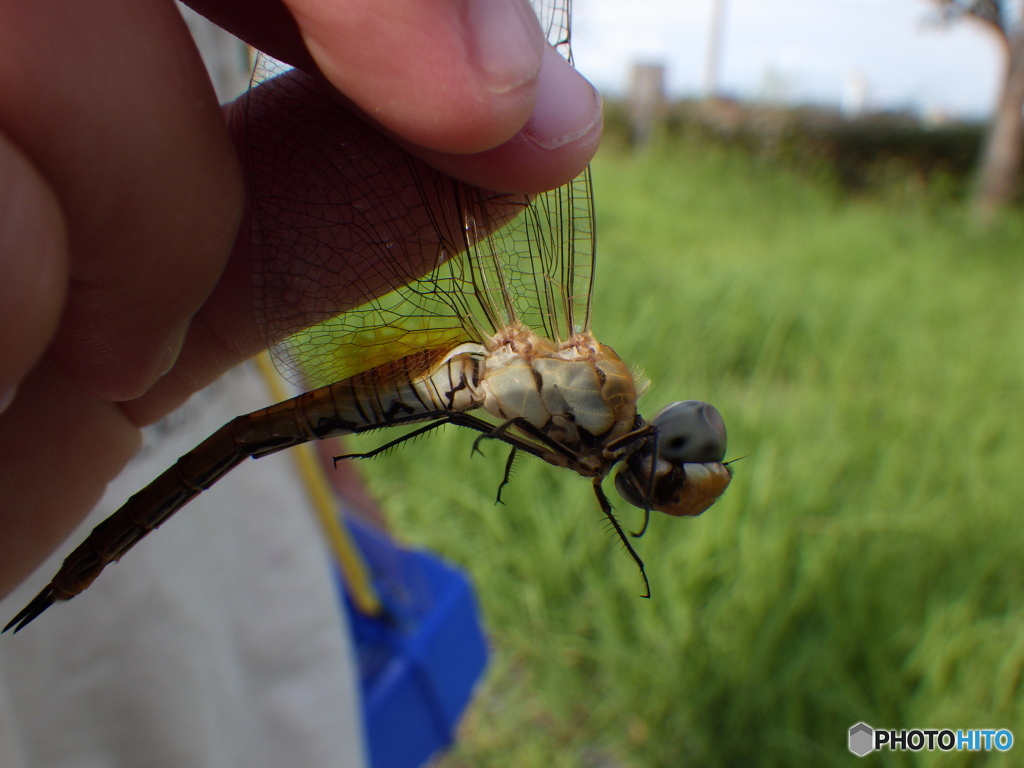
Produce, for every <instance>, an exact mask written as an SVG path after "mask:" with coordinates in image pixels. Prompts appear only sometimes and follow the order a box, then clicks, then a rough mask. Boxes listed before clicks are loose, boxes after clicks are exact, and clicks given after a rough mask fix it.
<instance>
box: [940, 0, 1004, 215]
mask: <svg viewBox="0 0 1024 768" xmlns="http://www.w3.org/2000/svg"><path fill="white" fill-rule="evenodd" d="M932 2H934V3H937V4H938V5H939V7H940V12H941V14H942V17H943V19H944V20H947V21H950V20H954V19H960V18H969V19H973V20H976V21H978V22H980V23H981V24H982V25H984V26H985V28H986V29H988V30H989V31H991V32H992V33H993V34H994V35H995V37H996V39H997V40H998V41H999V46H1000V48H1001V50H1002V51H1003V67H1004V68H1003V80H1002V83H1001V85H1000V89H999V101H998V102H997V104H996V109H995V113H994V114H993V115H992V121H991V124H990V126H989V130H988V135H987V136H986V139H985V143H984V146H983V150H982V156H981V162H980V164H979V166H978V173H977V178H976V180H975V189H974V209H975V213H976V214H977V215H978V217H979V218H980V219H981V220H982V221H986V222H987V221H990V220H991V219H992V217H993V216H995V214H996V213H997V212H998V211H999V210H1000V209H1001V208H1002V207H1004V206H1005V205H1006V204H1007V203H1008V202H1010V200H1012V199H1013V196H1014V194H1015V193H1016V191H1017V179H1018V176H1019V175H1020V170H1021V161H1022V152H1024V2H1021V1H1020V0H932Z"/></svg>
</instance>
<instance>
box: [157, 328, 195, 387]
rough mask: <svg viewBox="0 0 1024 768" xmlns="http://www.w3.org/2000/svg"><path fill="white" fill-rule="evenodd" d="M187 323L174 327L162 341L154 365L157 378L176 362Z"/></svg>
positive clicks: (183, 340)
mask: <svg viewBox="0 0 1024 768" xmlns="http://www.w3.org/2000/svg"><path fill="white" fill-rule="evenodd" d="M188 328H189V323H187V322H186V323H182V324H181V325H179V326H178V327H177V328H175V329H174V330H173V331H172V332H171V333H170V335H169V336H168V337H167V339H166V340H165V341H164V344H163V348H162V349H161V351H160V359H159V362H158V364H157V367H156V375H157V378H160V377H161V376H163V375H165V374H166V373H168V372H169V371H170V370H171V368H173V367H174V364H175V363H176V362H178V355H180V354H181V348H182V346H183V345H184V343H185V335H186V334H187V333H188Z"/></svg>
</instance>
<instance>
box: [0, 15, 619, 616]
mask: <svg viewBox="0 0 1024 768" xmlns="http://www.w3.org/2000/svg"><path fill="white" fill-rule="evenodd" d="M191 4H192V6H193V7H194V8H195V9H196V10H198V11H199V12H201V13H203V14H204V15H206V16H208V17H210V18H211V19H212V20H214V21H216V22H217V23H219V24H220V25H221V26H223V27H225V28H226V29H228V30H230V31H232V32H234V33H235V34H237V35H239V36H240V37H242V38H243V39H246V40H248V41H249V42H251V43H253V44H254V45H255V46H256V47H259V48H261V49H262V50H266V51H268V52H269V53H271V54H272V55H274V56H276V57H277V58H280V59H283V60H286V61H289V62H290V63H293V64H295V65H297V66H299V67H300V68H302V69H305V70H306V71H310V72H318V73H320V75H322V76H323V77H324V78H326V80H327V81H329V82H330V83H331V84H332V85H333V86H335V87H336V88H337V89H339V90H340V91H341V92H342V93H343V94H344V96H345V98H346V99H347V101H348V103H350V104H351V105H353V107H354V108H355V109H358V110H359V111H361V112H363V113H365V114H366V115H370V116H372V119H373V121H374V122H375V123H376V124H377V126H379V128H380V130H381V131H382V132H383V133H385V134H386V135H387V136H389V137H391V138H392V139H394V140H395V141H397V142H398V143H400V144H401V145H402V146H403V147H405V148H406V149H407V150H409V151H410V152H412V153H413V154H415V155H418V156H419V157H421V158H423V159H424V160H426V161H427V162H428V163H430V164H431V165H433V166H435V167H436V168H438V169H440V170H442V171H443V172H445V173H447V174H450V175H452V176H454V177H456V178H458V179H460V180H463V181H466V182H469V183H472V184H476V185H478V186H483V187H487V188H490V189H496V190H500V191H504V192H526V193H531V192H539V191H542V190H545V189H550V188H553V187H555V186H558V185H560V184H562V183H565V182H567V181H569V180H570V179H572V178H574V177H575V176H576V175H577V174H578V173H579V172H580V171H581V170H582V169H583V167H584V166H585V165H586V164H587V162H589V160H590V158H591V156H592V155H593V153H594V151H595V150H596V148H597V143H598V141H599V137H600V128H601V120H600V102H599V99H597V98H596V94H594V92H593V91H592V89H590V86H589V84H587V83H586V81H584V80H583V79H582V78H581V77H579V76H577V75H575V74H574V73H572V72H571V71H569V70H568V68H567V67H566V65H564V64H562V63H561V62H560V61H559V60H558V58H557V57H555V56H552V55H551V54H550V53H549V52H548V49H547V48H546V45H545V43H544V41H543V35H542V33H541V30H540V28H539V25H538V24H537V23H536V21H535V20H534V19H533V15H532V12H531V11H530V9H529V5H528V3H527V2H526V0H500V1H499V0H466V1H464V2H463V1H460V0H389V2H387V3H381V2H379V0H288V2H287V3H282V2H279V1H278V0H253V1H252V2H242V0H194V1H193V2H192V3H191ZM0 18H3V19H4V23H3V24H2V25H0V67H2V71H4V73H5V84H4V88H2V89H0V329H3V332H2V333H0V408H2V409H3V412H2V413H0V499H2V502H0V596H3V595H4V594H6V593H7V592H9V591H10V590H11V589H12V588H13V587H14V586H15V585H16V584H18V583H19V582H20V581H21V580H23V579H24V578H25V577H26V576H27V575H28V574H29V573H30V572H31V571H32V570H33V568H34V567H35V566H36V565H38V564H39V563H40V562H41V561H42V560H43V559H44V558H45V557H46V556H47V555H48V554H49V553H51V552H52V551H53V550H54V549H55V548H56V547H57V546H58V545H59V544H60V543H61V542H62V541H63V539H64V538H65V537H66V536H67V535H68V533H69V532H70V531H71V530H72V529H73V528H74V527H75V525H77V523H78V522H79V521H80V520H81V519H82V517H83V516H84V515H85V514H86V513H87V512H88V511H89V510H90V509H91V508H92V506H93V505H94V504H95V503H96V502H97V501H98V499H99V498H100V496H101V495H102V493H103V490H104V488H105V486H106V484H107V483H108V482H109V481H110V480H111V479H112V478H113V477H115V476H116V475H117V474H118V472H119V471H120V470H121V469H122V468H123V467H124V465H125V464H126V463H127V462H128V460H129V459H130V458H131V457H132V456H133V454H134V453H135V451H136V450H137V447H138V445H139V427H141V426H144V425H145V424H148V423H151V422H153V421H155V420H157V419H159V418H160V417H162V416H163V415H165V414H166V413H168V412H169V411H170V410H172V409H174V408H175V407H176V406H178V405H179V404H181V403H182V402H183V401H184V400H185V399H186V398H187V397H188V396H189V395H191V394H192V393H194V392H196V391H198V390H199V389H201V388H203V387H204V386H206V385H207V384H208V383H210V382H211V381H212V380H214V379H215V378H216V377H217V376H219V375H221V374H222V373H223V372H225V371H226V370H228V369H229V368H231V367H232V366H234V365H236V364H238V363H239V362H241V361H242V360H244V359H246V358H248V357H250V356H252V355H253V354H255V353H257V352H258V351H259V350H260V349H262V348H263V347H264V345H265V341H264V339H263V337H262V336H261V334H260V331H259V329H258V328H257V326H256V322H255V319H254V314H253V307H252V299H251V277H250V264H249V253H248V250H247V247H248V242H247V237H246V236H245V235H244V233H247V232H248V231H249V222H248V220H247V216H248V213H247V211H248V208H247V207H246V184H245V179H244V175H243V171H242V166H241V163H240V162H239V154H238V153H239V150H240V149H241V143H242V142H243V140H244V131H243V127H244V121H243V119H242V115H243V109H244V103H243V102H241V101H239V102H235V103H232V104H229V105H226V106H225V107H224V108H223V109H222V108H221V107H220V106H219V105H218V104H217V101H216V98H215V97H214V94H213V89H212V87H211V86H210V84H209V81H208V78H207V75H206V72H205V70H204V68H203V65H202V62H201V60H200V58H199V56H198V53H197V52H196V51H195V49H194V47H193V45H192V42H191V39H190V37H189V35H188V31H187V29H186V27H185V25H184V23H183V22H182V20H181V18H180V16H179V14H178V12H177V10H176V8H175V7H174V5H173V3H171V2H169V0H148V1H145V2H139V0H90V1H89V2H84V3H83V2H74V1H73V0H43V1H40V2H33V3H24V2H21V1H20V0H0ZM541 82H543V83H544V84H545V85H544V87H540V86H539V84H540V83H541ZM269 149H270V151H264V152H262V153H261V157H266V158H267V160H268V162H272V161H273V152H272V150H273V147H271V148H269ZM343 172H344V171H343V170H342V173H343ZM357 182H358V179H353V183H357ZM240 233H243V234H242V235H241V236H240Z"/></svg>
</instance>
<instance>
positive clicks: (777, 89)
mask: <svg viewBox="0 0 1024 768" xmlns="http://www.w3.org/2000/svg"><path fill="white" fill-rule="evenodd" d="M725 3H726V5H725V17H724V18H725V22H724V42H723V47H722V55H721V65H720V77H719V82H720V91H721V92H722V93H724V94H727V95H732V96H737V97H740V98H744V99H771V100H775V101H786V102H795V103H805V102H811V103H816V104H828V105H836V106H840V105H842V104H843V102H844V98H845V99H846V103H847V104H849V103H850V100H851V99H855V98H856V97H855V96H854V94H857V93H860V94H862V95H861V97H860V98H861V101H862V102H863V103H865V104H866V106H868V107H871V108H876V109H911V110H913V111H915V112H918V113H920V114H923V115H926V116H934V117H939V116H950V117H984V116H986V115H987V114H989V112H990V111H991V109H992V106H993V105H994V103H995V96H996V87H997V84H998V80H999V71H1000V68H1001V61H1000V57H999V50H998V47H997V45H996V42H995V38H994V36H993V35H992V34H991V33H990V32H988V31H986V30H985V29H984V28H982V27H981V25H979V24H977V23H971V22H969V21H962V22H959V23H956V24H953V25H946V26H941V25H938V24H935V23H934V21H933V20H934V19H935V12H934V6H933V5H932V4H931V3H930V2H929V1H928V0H725ZM712 6H713V0H630V2H629V3H625V2H623V0H573V53H574V56H575V61H576V66H577V67H578V68H579V69H580V71H582V72H583V74H584V75H586V76H587V77H588V78H589V79H590V80H591V82H593V83H594V84H595V85H596V86H597V87H598V89H599V90H601V91H602V92H603V93H605V94H607V95H612V96H618V95H623V94H624V93H625V91H626V86H627V84H628V82H629V71H630V67H631V66H632V64H633V63H634V62H640V63H660V64H663V65H664V66H665V67H666V88H667V90H668V92H669V94H670V95H671V96H700V95H703V93H704V82H705V71H706V60H707V54H708V38H709V29H710V25H711V16H712Z"/></svg>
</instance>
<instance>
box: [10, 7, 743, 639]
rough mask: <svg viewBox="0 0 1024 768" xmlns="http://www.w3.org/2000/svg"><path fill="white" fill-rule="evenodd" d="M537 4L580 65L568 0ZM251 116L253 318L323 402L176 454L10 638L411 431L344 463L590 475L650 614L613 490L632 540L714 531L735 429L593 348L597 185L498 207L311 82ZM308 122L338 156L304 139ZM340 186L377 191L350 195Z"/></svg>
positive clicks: (303, 398) (286, 365)
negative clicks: (130, 566)
mask: <svg viewBox="0 0 1024 768" xmlns="http://www.w3.org/2000/svg"><path fill="white" fill-rule="evenodd" d="M534 5H535V10H536V11H537V12H538V15H539V17H540V19H541V23H542V26H543V27H544V28H545V29H546V30H547V34H548V40H549V42H550V43H551V44H552V45H553V46H554V48H555V49H556V50H558V52H559V53H561V54H562V55H563V56H564V57H566V58H567V59H568V60H569V61H570V62H571V60H572V59H571V50H570V40H569V29H570V23H569V21H570V19H569V15H570V8H569V5H568V0H535V2H534ZM247 98H248V104H247V108H246V115H247V117H246V130H247V132H248V134H249V140H248V142H247V146H248V147H249V150H248V157H247V164H248V170H249V174H248V176H249V183H250V185H251V189H252V194H251V196H250V198H251V205H252V207H253V212H252V214H253V215H252V221H253V222H254V225H253V231H252V233H251V246H252V247H251V251H252V254H253V257H252V258H253V285H254V297H255V301H254V306H255V311H256V313H257V315H258V319H259V321H260V325H261V327H262V328H263V330H264V332H265V334H266V337H267V340H268V343H269V344H270V345H271V348H272V353H273V355H274V359H275V362H276V364H277V367H278V369H279V371H281V372H282V373H283V374H284V375H285V376H286V378H290V379H291V380H293V381H295V382H301V383H303V384H304V385H308V386H311V387H314V388H312V389H310V390H309V391H306V392H304V393H303V394H301V395H298V396H297V397H294V398H292V399H290V400H286V401H284V402H281V403H278V404H276V405H272V406H270V407H268V408H264V409H261V410H258V411H255V412H253V413H249V414H246V415H242V416H239V417H237V418H235V419H233V420H232V421H230V422H228V423H227V424H225V425H224V426H223V427H221V428H220V429H219V430H217V431H216V432H214V433H213V434H212V435H211V436H210V437H208V438H207V439H206V440H204V441H203V442H202V443H200V444H199V445H198V446H196V447H195V448H194V449H193V450H191V451H189V452H188V453H186V454H185V455H184V456H182V457H181V458H179V459H178V461H177V462H176V463H175V464H174V465H173V466H172V467H170V468H169V469H167V470H166V471H165V472H163V473H162V474H161V475H159V476H158V477H157V478H156V479H155V480H153V481H152V482H151V483H150V484H149V485H147V486H146V487H145V488H143V489H142V490H141V491H139V492H138V493H136V494H135V495H133V496H132V497H131V498H129V499H128V500H127V501H126V502H125V503H124V505H123V506H121V507H120V508H119V509H118V510H117V511H115V512H114V513H113V514H112V515H110V516H109V517H108V518H107V519H106V520H104V521H103V522H101V523H100V524H99V525H98V526H96V528H94V529H93V531H92V532H91V533H90V534H89V535H88V537H87V538H86V539H85V541H83V542H82V543H81V544H80V545H79V546H78V547H77V548H76V549H75V550H74V551H72V552H71V554H70V555H69V556H68V557H67V558H66V559H65V560H64V562H63V565H62V566H61V568H60V569H59V571H58V572H57V574H56V575H55V576H54V577H53V579H52V580H51V581H50V583H49V584H47V585H46V587H45V588H44V589H43V590H42V591H41V592H40V593H39V594H38V595H37V596H36V597H35V598H34V599H33V600H32V601H31V602H30V603H29V604H28V605H27V606H26V607H25V608H24V609H23V610H22V611H21V612H20V613H18V615H17V616H15V617H14V618H13V619H12V620H11V622H10V623H8V624H7V626H6V627H5V629H4V631H7V630H9V629H12V628H13V629H14V631H18V630H20V629H23V628H24V627H25V626H26V625H27V624H28V623H29V622H31V621H33V620H34V619H35V618H37V617H38V616H39V615H40V614H41V613H42V612H43V611H45V610H46V609H47V608H49V607H50V606H51V605H52V604H54V603H55V602H60V601H65V600H69V599H71V598H73V597H75V596H76V595H78V594H79V593H81V592H82V591H83V590H85V589H86V588H87V587H88V586H89V585H90V584H91V583H92V582H93V580H94V579H95V578H96V577H97V576H99V574H100V572H101V571H103V569H104V568H105V567H106V566H107V565H109V564H110V563H113V562H116V561H117V560H119V559H120V558H121V557H122V556H123V555H124V554H125V553H126V552H127V551H128V550H129V549H131V548H132V547H133V546H135V544H137V543H138V542H139V541H140V540H141V539H142V538H143V537H145V536H146V535H147V534H148V533H150V531H152V530H154V529H156V528H157V527H159V526H160V525H161V524H163V523H164V522H166V521H167V519H168V518H170V517H171V515H173V514H174V513H175V512H177V511H178V510H179V509H181V508H182V507H184V506H185V505H186V504H187V503H188V502H189V501H190V500H191V499H193V498H194V497H195V496H196V495H198V494H199V493H201V492H203V491H205V490H207V489H209V488H210V487H211V486H212V485H214V484H215V483H216V482H217V481H218V480H219V479H220V478H221V477H223V476H224V475H225V474H226V473H227V472H229V471H231V470H232V469H233V468H235V467H236V466H238V465H239V464H241V463H242V462H243V461H244V460H245V459H247V458H250V457H252V458H257V459H258V458H260V457H262V456H267V455H269V454H272V453H276V452H278V451H282V450H285V449H287V448H290V447H292V446H295V445H298V444H301V443H304V442H307V441H311V440H320V439H324V438H329V437H334V436H339V435H346V434H355V433H361V432H367V431H370V430H378V429H381V428H385V427H397V426H403V425H405V426H408V428H407V429H406V430H405V431H404V433H403V434H402V435H401V436H399V437H398V438H396V439H394V440H391V441H390V442H388V443H386V444H385V445H383V446H381V447H380V448H378V449H377V450H375V451H370V452H368V453H363V454H354V455H352V456H349V457H342V458H355V457H360V458H367V457H371V456H374V455H377V454H379V453H381V452H382V451H385V450H387V449H390V448H393V447H395V446H397V445H399V444H401V443H403V442H405V441H407V440H409V439H411V438H413V437H417V436H419V435H421V434H424V433H427V432H430V431H432V430H435V429H437V428H438V427H440V426H443V425H446V424H452V425H456V426H459V427H464V428H467V429H469V430H474V431H476V432H477V433H479V434H478V437H477V442H476V443H474V448H476V444H477V443H479V442H480V441H481V440H485V439H487V440H496V441H500V442H502V443H505V444H507V445H508V446H510V448H511V451H510V455H509V458H508V461H507V462H506V467H505V476H504V479H503V481H502V484H501V486H502V487H503V486H504V485H505V484H506V483H507V482H508V479H509V474H510V471H511V467H512V463H513V461H514V459H515V458H516V456H517V454H518V453H519V452H523V453H525V454H529V455H532V456H536V457H538V458H540V459H542V460H543V461H546V462H548V463H549V464H552V465H554V466H556V467H563V468H566V469H571V470H573V471H575V472H576V473H578V474H579V475H581V476H583V477H587V478H590V479H591V481H592V484H593V490H594V493H595V496H596V499H597V503H598V506H599V507H600V508H601V510H602V512H603V513H604V515H605V516H606V518H607V520H608V521H609V522H610V525H611V528H612V529H613V530H614V532H615V534H616V535H617V536H618V539H619V540H620V541H621V542H622V543H623V545H624V547H625V549H626V551H627V552H628V553H629V555H630V556H631V557H632V559H633V561H634V562H635V564H636V565H637V567H638V568H639V569H640V575H641V577H642V579H643V583H644V594H643V596H644V597H648V596H649V595H650V585H649V582H648V579H647V576H646V573H645V571H644V564H643V561H642V560H641V559H640V557H639V556H638V555H637V553H636V550H635V549H634V548H633V546H632V544H631V543H630V540H629V538H628V537H627V536H626V532H625V531H624V529H623V527H622V525H621V523H620V522H619V520H618V518H617V516H616V515H615V513H614V510H613V508H612V504H611V502H610V501H609V499H608V496H607V495H606V494H605V492H604V490H603V485H602V484H603V481H604V480H605V479H606V478H607V477H608V476H609V475H610V474H611V473H612V472H613V470H614V471H616V476H615V480H614V483H615V487H616V489H617V490H618V492H619V494H620V495H621V496H622V498H623V499H625V501H626V502H628V503H629V504H631V505H633V506H635V507H638V508H640V509H642V510H644V524H643V528H641V530H640V531H639V532H631V533H632V535H633V536H638V535H640V534H642V533H643V531H644V530H645V529H646V527H647V521H648V519H649V515H650V512H651V511H652V510H654V511H659V512H663V513H666V514H668V515H673V516H692V515H699V514H701V513H702V512H704V511H705V510H707V509H708V508H709V507H710V506H711V505H712V504H713V503H714V502H715V501H716V500H717V499H718V498H719V497H720V496H721V494H722V493H723V492H724V491H725V489H726V487H727V486H728V485H729V483H730V481H731V477H732V472H731V470H730V468H729V467H728V466H727V462H724V458H725V452H726V428H725V423H724V420H723V418H722V416H721V414H720V413H719V412H718V410H717V409H715V408H714V406H712V405H710V404H709V403H705V402H702V401H697V400H687V401H681V402H676V403H673V404H671V405H669V406H668V407H666V408H664V409H663V410H662V411H660V412H659V413H658V414H657V415H656V416H655V417H654V418H653V419H651V420H650V421H646V420H645V419H644V418H643V417H642V416H641V415H640V414H639V413H638V412H637V398H638V396H639V394H640V393H641V391H642V389H643V385H642V384H640V383H638V381H637V380H636V379H635V378H634V376H633V373H632V371H631V369H630V368H629V366H628V365H627V364H626V363H624V362H623V361H622V360H621V359H620V358H619V356H618V355H617V354H616V353H615V352H614V350H613V349H612V348H611V347H608V346H606V345H604V344H602V343H600V342H599V341H597V340H596V339H595V338H594V336H593V335H592V334H591V332H590V319H591V296H592V288H593V282H594V245H595V241H594V234H595V230H594V208H593V194H592V181H591V175H590V171H589V169H587V170H586V171H585V172H584V173H583V174H582V175H581V176H579V177H578V178H577V179H575V180H574V181H572V182H571V183H569V184H566V185H564V186H562V187H560V188H558V189H556V190H553V191H550V192H547V193H543V194H538V195H535V196H525V195H515V194H500V193H496V192H491V191H487V190H483V189H478V188H475V187H471V186H469V185H467V184H464V183H461V182H459V181H456V180H453V179H451V178H449V177H446V176H444V175H442V174H441V173H439V172H437V171H435V170H433V169H432V168H430V167H429V166H427V165H426V164H424V163H423V162H421V161H419V160H418V159H416V158H414V157H412V156H410V155H409V154H407V153H406V152H404V151H403V150H402V149H400V148H398V147H397V146H396V145H394V144H393V143H389V142H387V141H386V140H385V139H383V138H382V137H381V136H380V135H379V134H378V133H376V132H374V131H372V130H371V129H369V128H368V127H366V126H365V124H364V123H362V122H361V119H360V118H359V117H357V116H356V115H355V114H354V113H353V112H351V111H350V110H348V109H346V108H345V107H343V106H342V105H340V104H339V103H338V101H337V100H336V98H335V96H334V95H333V94H332V92H331V91H330V89H329V88H327V87H325V86H323V85H321V84H320V83H319V81H317V80H315V79H314V78H312V77H309V76H308V75H305V74H304V73H302V72H299V71H298V70H290V71H286V72H284V73H282V74H279V75H277V76H276V77H268V78H260V77H258V76H254V83H253V87H252V88H251V89H250V90H249V93H248V96H247ZM310 125H315V126H317V130H318V131H319V132H320V133H321V135H323V136H326V137H328V138H329V140H327V141H322V142H319V143H314V142H307V141H302V140H298V139H297V138H296V137H300V136H303V135H307V134H308V126H310ZM304 128H305V129H306V133H304V130H303V129H304ZM333 137H346V138H344V139H342V138H336V139H335V138H333ZM269 142H274V143H276V144H277V146H278V147H280V146H282V144H283V145H284V146H285V148H286V151H285V153H284V154H285V156H286V157H287V158H288V167H287V168H283V167H281V166H278V167H272V166H270V165H269V164H268V163H266V162H261V160H265V158H264V157H262V156H261V155H260V150H259V148H260V147H261V146H263V147H265V146H267V145H268V143H269ZM339 168H345V169H346V170H347V173H346V174H345V178H346V179H348V178H351V177H353V176H355V177H357V178H358V179H360V181H359V183H358V184H352V183H350V182H345V183H342V182H341V181H340V178H341V177H340V176H339V175H338V169H339ZM310 200H316V201H318V202H317V204H315V205H311V204H309V202H308V201H310ZM367 297H369V298H367ZM498 493H499V500H500V493H501V487H499V491H498Z"/></svg>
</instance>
